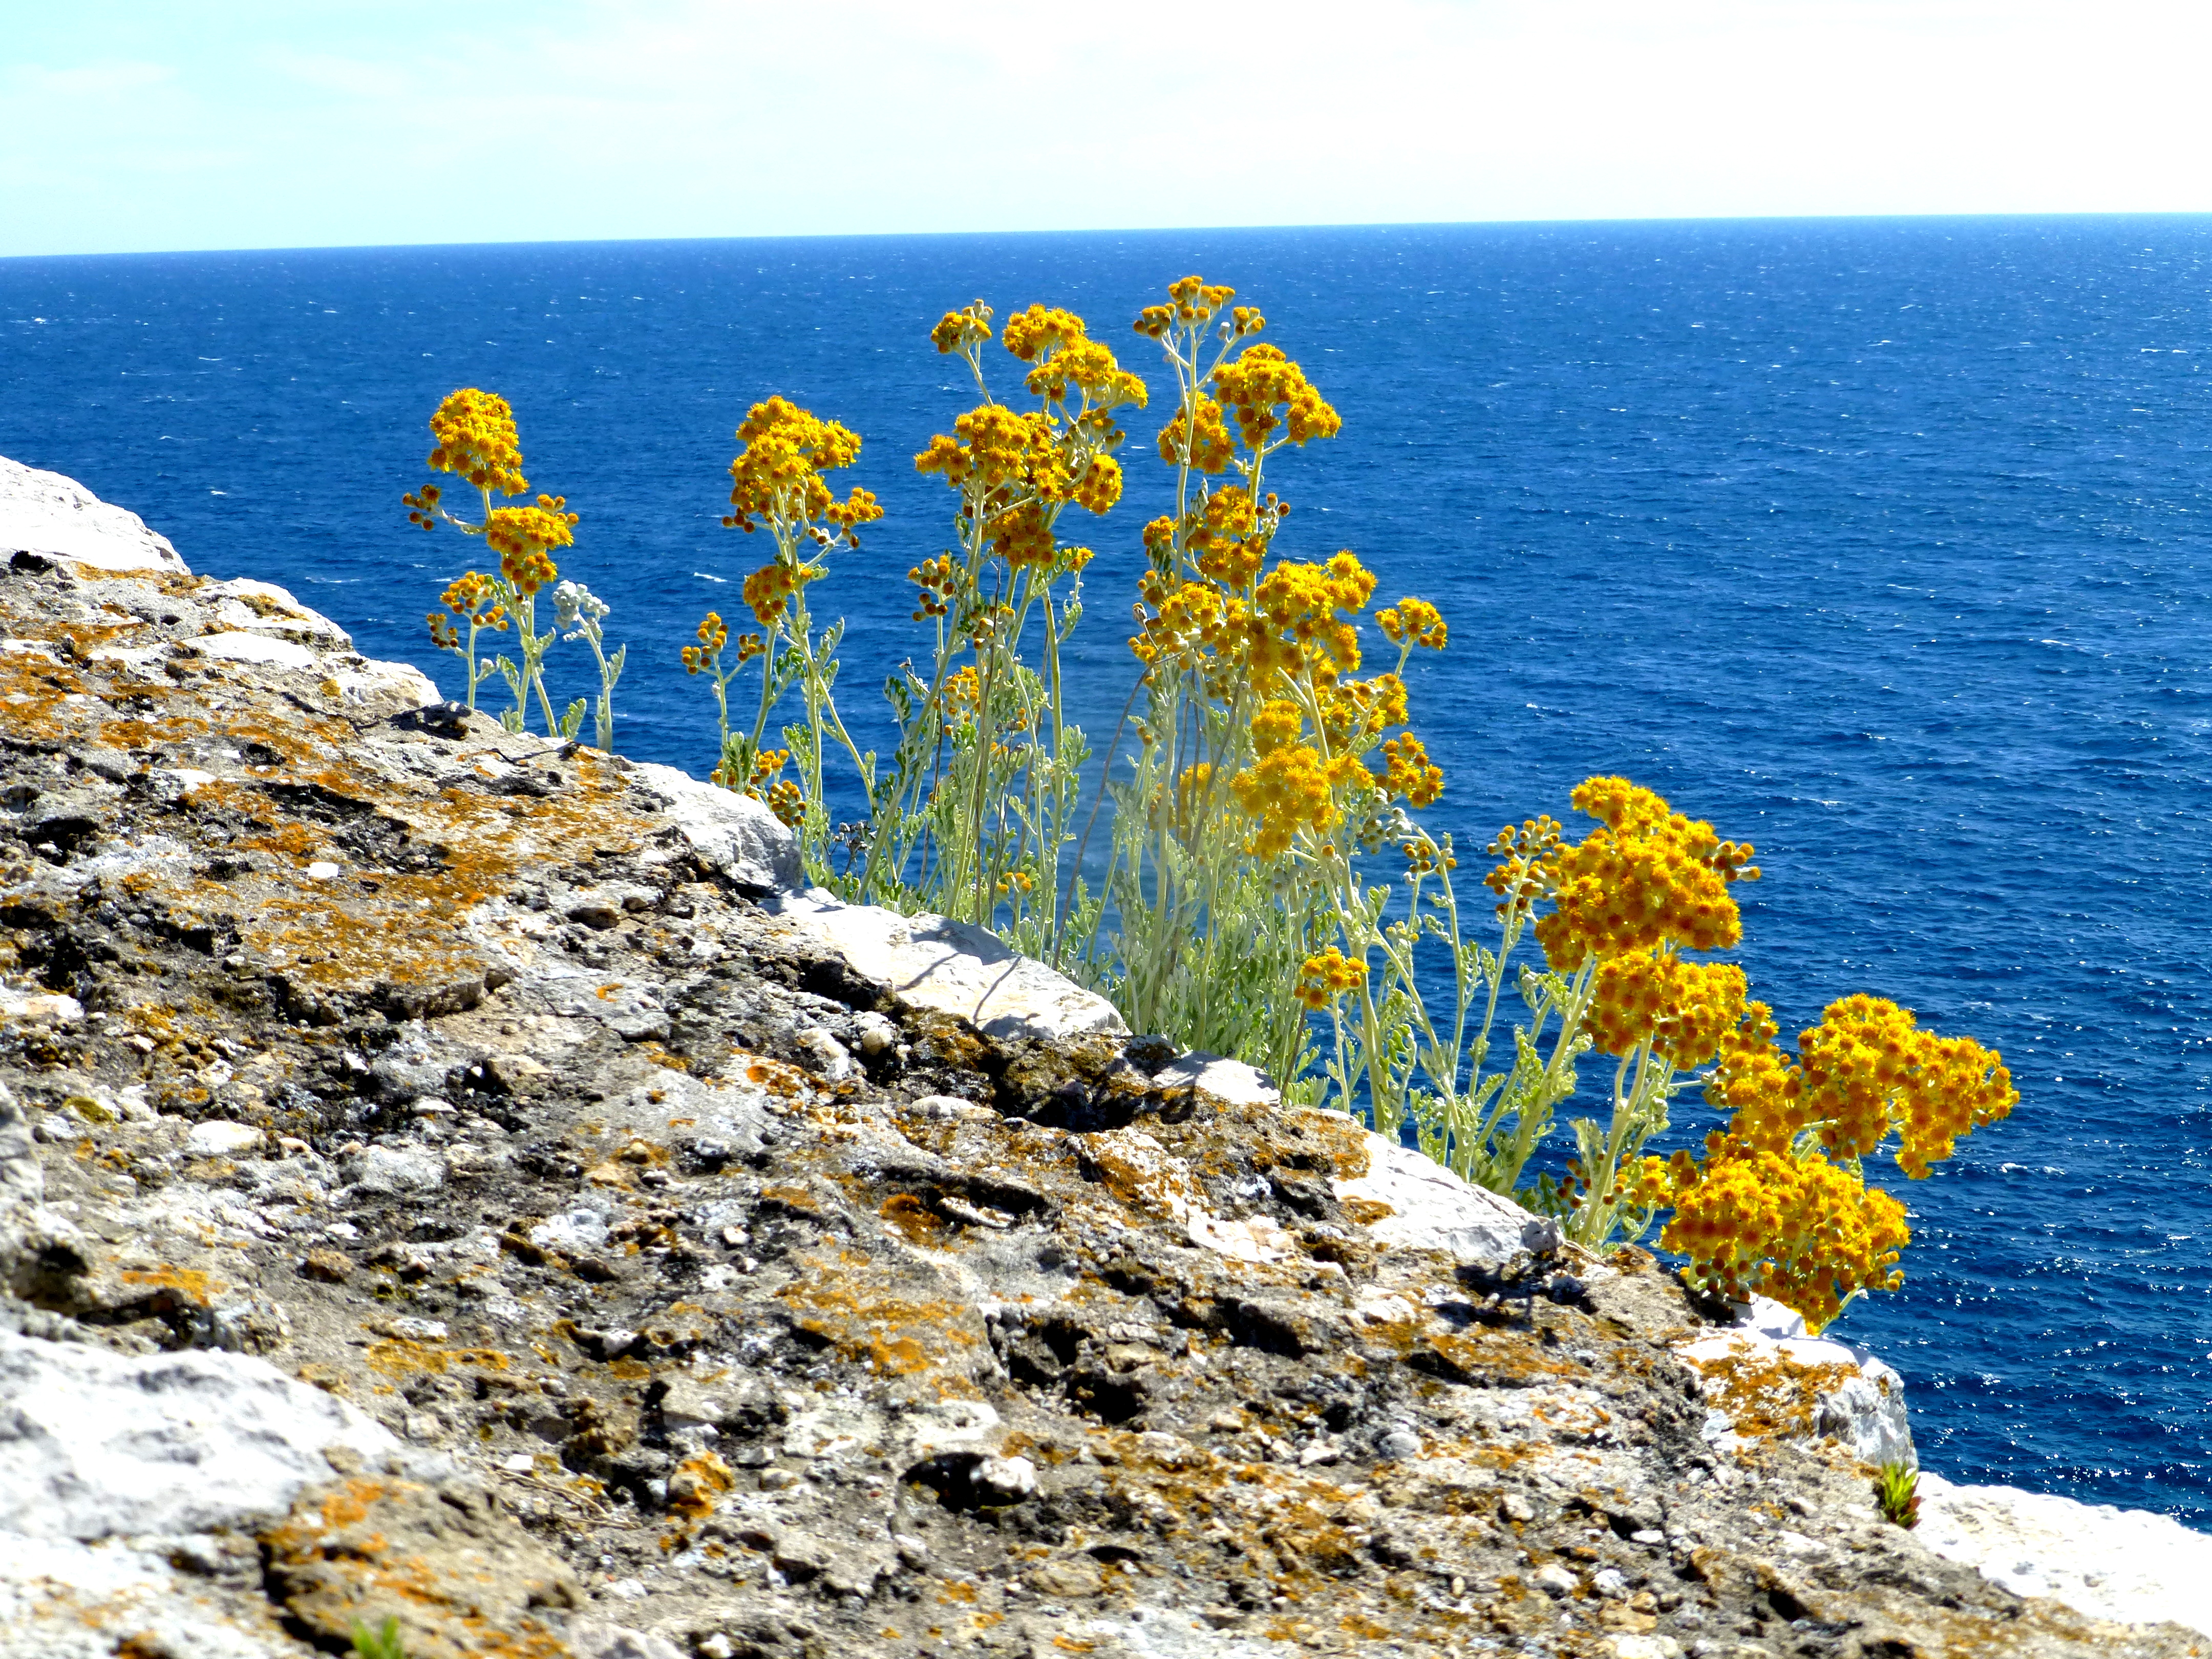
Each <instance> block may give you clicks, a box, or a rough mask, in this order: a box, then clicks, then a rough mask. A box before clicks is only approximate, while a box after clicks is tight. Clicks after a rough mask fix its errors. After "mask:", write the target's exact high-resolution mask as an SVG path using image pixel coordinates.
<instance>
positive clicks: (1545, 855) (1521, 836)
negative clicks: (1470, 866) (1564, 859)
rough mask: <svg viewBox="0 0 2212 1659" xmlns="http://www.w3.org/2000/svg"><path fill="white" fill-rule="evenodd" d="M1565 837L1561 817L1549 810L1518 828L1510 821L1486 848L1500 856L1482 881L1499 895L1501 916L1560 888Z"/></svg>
mask: <svg viewBox="0 0 2212 1659" xmlns="http://www.w3.org/2000/svg"><path fill="white" fill-rule="evenodd" d="M1563 839H1564V832H1563V831H1562V830H1561V829H1560V828H1559V820H1558V819H1556V818H1554V817H1552V816H1551V815H1550V814H1549V813H1546V814H1544V815H1543V816H1542V817H1534V818H1523V819H1522V820H1521V823H1520V827H1519V828H1517V829H1516V828H1515V827H1514V826H1513V825H1512V824H1510V823H1509V824H1507V825H1506V826H1505V827H1504V829H1500V830H1499V831H1498V834H1497V836H1496V837H1495V838H1494V839H1492V842H1491V843H1490V845H1489V846H1488V847H1487V848H1484V849H1483V850H1484V851H1486V852H1487V853H1488V854H1490V855H1491V856H1492V858H1494V859H1496V860H1498V865H1497V866H1496V867H1495V868H1493V869H1492V871H1491V872H1490V873H1489V874H1488V875H1486V876H1485V877H1484V878H1482V884H1483V885H1484V886H1486V887H1487V888H1489V889H1490V890H1491V891H1492V892H1493V893H1495V894H1497V895H1498V915H1499V916H1500V917H1501V918H1503V917H1504V915H1506V913H1507V912H1508V911H1509V910H1511V909H1513V908H1516V907H1519V908H1526V907H1528V906H1529V905H1531V904H1534V902H1536V901H1537V900H1539V899H1547V898H1549V897H1551V896H1552V895H1553V892H1554V891H1555V890H1557V889H1558V887H1559V847H1560V843H1561V842H1562V840H1563Z"/></svg>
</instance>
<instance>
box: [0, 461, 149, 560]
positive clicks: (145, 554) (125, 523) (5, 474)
mask: <svg viewBox="0 0 2212 1659" xmlns="http://www.w3.org/2000/svg"><path fill="white" fill-rule="evenodd" d="M16 553H31V554H35V555H37V556H40V557H41V558H46V559H54V560H59V561H66V562H69V563H70V564H76V565H83V566H86V567H88V568H91V569H94V570H110V571H123V570H152V571H158V572H161V573H162V574H167V575H176V576H184V575H189V574H191V572H190V571H189V570H188V569H187V568H186V567H185V562H184V559H183V558H182V557H181V556H179V554H178V552H177V550H176V549H175V548H173V547H172V546H170V545H169V539H168V538H167V537H166V536H161V535H156V534H155V532H153V531H151V530H149V529H148V528H147V527H146V521H145V520H143V519H142V518H140V517H139V516H138V515H137V513H133V512H131V511H129V510H128V509H127V508H125V507H115V506H112V505H111V504H110V503H108V502H106V501H101V500H100V497H99V496H97V495H94V494H93V493H92V492H91V491H90V490H89V489H86V488H85V487H84V486H83V485H82V484H81V483H78V482H77V481H76V479H74V478H66V477H63V476H62V475H61V474H60V473H58V472H41V471H38V470H37V469H36V468H34V467H28V466H25V465H23V464H22V463H21V462H20V461H11V460H9V459H7V457H5V456H4V455H0V558H6V557H9V556H13V555H15V554H16Z"/></svg>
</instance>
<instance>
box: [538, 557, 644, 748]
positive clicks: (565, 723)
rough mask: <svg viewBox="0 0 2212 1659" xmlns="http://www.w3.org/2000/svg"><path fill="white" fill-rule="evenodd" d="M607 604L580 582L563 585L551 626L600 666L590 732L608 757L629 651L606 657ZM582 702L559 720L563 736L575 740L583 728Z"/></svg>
mask: <svg viewBox="0 0 2212 1659" xmlns="http://www.w3.org/2000/svg"><path fill="white" fill-rule="evenodd" d="M607 609H608V607H607V602H606V601H605V599H600V598H599V597H598V596H597V595H596V594H594V593H593V592H592V590H591V589H590V588H588V587H586V586H584V585H583V583H581V582H562V584H561V585H560V586H558V587H556V588H555V589H554V590H553V625H554V627H555V628H556V629H559V630H560V634H561V637H562V639H564V640H569V641H574V640H581V641H584V643H585V644H586V645H588V646H590V647H592V661H593V662H595V663H597V664H598V665H599V696H598V698H597V699H596V700H595V701H594V702H592V731H593V735H594V736H595V737H596V738H598V740H599V742H598V747H599V748H600V749H602V750H606V751H608V752H610V753H611V752H612V751H613V749H614V746H615V684H616V683H617V681H619V680H620V679H621V678H622V671H623V664H624V663H626V662H628V661H629V647H628V646H627V645H623V646H617V647H615V653H614V654H613V655H612V656H609V655H608V654H607V651H606V634H605V629H604V628H603V627H602V624H603V623H605V621H606V619H607ZM583 717H584V700H583V699H582V698H581V697H579V698H578V699H577V700H576V701H575V702H573V703H571V704H570V705H569V706H568V712H567V713H566V714H563V715H562V719H561V730H562V734H563V735H564V736H568V737H574V736H575V734H576V732H577V729H578V728H579V727H580V726H581V725H582V723H583Z"/></svg>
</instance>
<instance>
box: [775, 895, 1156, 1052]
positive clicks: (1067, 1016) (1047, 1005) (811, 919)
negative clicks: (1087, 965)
mask: <svg viewBox="0 0 2212 1659" xmlns="http://www.w3.org/2000/svg"><path fill="white" fill-rule="evenodd" d="M768 908H769V910H770V912H771V914H773V915H780V916H783V917H785V918H787V920H789V921H792V922H793V924H794V925H795V926H796V927H798V928H799V929H800V930H802V931H804V932H805V933H808V934H810V935H811V936H812V937H813V938H815V939H818V940H819V941H820V942H821V943H822V944H823V945H826V946H827V947H828V948H829V949H830V950H832V951H836V953H837V955H839V956H840V957H842V958H843V959H844V960H845V962H846V963H848V964H849V965H850V966H851V968H852V969H853V971H854V973H856V974H858V975H860V977H861V978H862V979H864V980H867V981H872V983H874V984H877V985H879V986H881V987H883V988H884V991H885V992H886V993H887V994H889V995H890V997H892V998H893V999H894V1000H896V1001H897V1002H898V1003H899V1004H900V1005H901V1006H904V1007H908V1008H921V1009H929V1010H933V1011H934V1012H939V1013H945V1014H955V1015H957V1016H958V1017H959V1018H962V1019H964V1020H966V1021H967V1022H968V1023H969V1024H971V1025H973V1026H974V1027H975V1029H976V1030H979V1031H981V1032H982V1033H983V1034H984V1035H985V1036H989V1037H994V1038H996V1039H997V1040H999V1041H1000V1042H1052V1041H1055V1040H1066V1039H1067V1038H1070V1037H1079V1036H1091V1035H1093V1034H1094V1033H1099V1032H1121V1031H1126V1030H1127V1029H1128V1028H1127V1026H1126V1025H1124V1024H1122V1022H1121V1015H1120V1014H1118V1013H1116V1012H1115V1010H1114V1005H1113V1004H1112V1003H1110V1002H1109V1001H1107V1000H1106V999H1105V998H1103V997H1102V996H1098V995H1097V994H1094V993H1092V992H1090V991H1086V990H1085V989H1083V988H1082V987H1080V986H1079V985H1076V984H1075V983H1074V982H1073V981H1070V980H1067V979H1066V978H1063V977H1062V976H1061V975H1058V974H1055V973H1054V972H1053V971H1052V969H1049V968H1047V967H1046V966H1045V965H1044V964H1043V963H1039V962H1033V961H1031V960H1030V958H1029V957H1024V956H1022V955H1020V954H1018V953H1017V952H1016V951H1012V950H1009V949H1008V948H1007V947H1006V945H1003V944H1001V943H1000V941H999V940H998V939H997V938H995V937H994V935H992V934H990V933H985V932H984V931H983V930H982V929H981V928H980V927H970V926H969V925H968V924H967V923H966V922H962V921H946V920H945V918H944V917H943V916H935V915H914V916H902V915H899V914H898V913H897V912H896V911H894V910H885V909H882V908H878V907H877V906H874V905H868V904H843V903H840V902H838V901H837V900H836V899H835V898H833V897H831V896H829V894H828V893H826V892H823V891H822V890H820V889H818V888H817V889H813V890H809V891H807V892H805V893H789V894H783V895H780V896H778V897H777V898H776V899H775V901H773V902H771V903H770V905H769V907H768Z"/></svg>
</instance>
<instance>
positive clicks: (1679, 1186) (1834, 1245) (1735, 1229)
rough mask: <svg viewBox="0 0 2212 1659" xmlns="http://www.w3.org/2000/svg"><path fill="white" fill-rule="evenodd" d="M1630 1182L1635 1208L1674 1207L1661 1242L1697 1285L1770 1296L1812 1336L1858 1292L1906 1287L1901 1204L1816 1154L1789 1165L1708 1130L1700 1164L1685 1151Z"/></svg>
mask: <svg viewBox="0 0 2212 1659" xmlns="http://www.w3.org/2000/svg"><path fill="white" fill-rule="evenodd" d="M1637 1184H1638V1187H1639V1188H1640V1192H1639V1196H1640V1197H1641V1199H1642V1200H1643V1201H1644V1202H1656V1203H1662V1204H1671V1205H1672V1206H1674V1216H1673V1218H1671V1219H1670V1220H1669V1221H1668V1224H1667V1225H1666V1227H1665V1228H1664V1229H1663V1230H1662V1231H1661V1233H1660V1235H1659V1242H1660V1243H1661V1244H1662V1246H1664V1247H1665V1248H1666V1249H1670V1250H1676V1251H1680V1253H1681V1254H1682V1255H1686V1256H1688V1257H1689V1258H1690V1260H1691V1263H1692V1271H1693V1272H1694V1273H1696V1274H1697V1276H1698V1278H1699V1279H1700V1281H1701V1282H1703V1283H1704V1284H1705V1285H1708V1286H1709V1287H1711V1289H1713V1290H1715V1291H1718V1292H1719V1293H1720V1294H1722V1295H1723V1296H1726V1297H1730V1298H1732V1299H1734V1300H1736V1301H1743V1300H1746V1299H1747V1298H1748V1297H1750V1295H1751V1293H1752V1292H1753V1291H1759V1292H1760V1293H1761V1294H1763V1295H1766V1296H1771V1297H1773V1298H1774V1299H1775V1300H1776V1301H1778V1302H1780V1303H1782V1304H1784V1305H1785V1306H1788V1307H1790V1308H1792V1309H1795V1310H1796V1311H1797V1312H1798V1313H1799V1314H1801V1315H1802V1316H1804V1320H1805V1323H1806V1325H1807V1326H1808V1328H1811V1329H1812V1330H1814V1331H1819V1330H1820V1328H1822V1327H1824V1326H1826V1324H1828V1323H1829V1322H1831V1321H1832V1320H1833V1319H1834V1318H1835V1317H1836V1316H1837V1315H1838V1314H1839V1313H1841V1312H1842V1311H1843V1310H1844V1304H1845V1303H1846V1302H1848V1301H1849V1300H1850V1298H1851V1297H1853V1296H1854V1295H1856V1294H1857V1293H1858V1292H1859V1291H1871V1290H1881V1291H1893V1290H1895V1289H1896V1288H1897V1287H1898V1286H1899V1285H1901V1284H1903V1283H1904V1282H1905V1275H1904V1274H1903V1273H1900V1272H1899V1271H1898V1268H1897V1261H1898V1257H1899V1255H1900V1253H1901V1252H1902V1251H1903V1250H1904V1249H1905V1246H1906V1245H1907V1244H1908V1243H1911V1237H1912V1235H1911V1229H1910V1228H1908V1227H1907V1226H1906V1225H1905V1206H1903V1205H1902V1204H1899V1202H1898V1201H1897V1200H1895V1199H1893V1198H1892V1197H1891V1196H1890V1195H1889V1194H1887V1193H1885V1192H1883V1191H1882V1190H1881V1188H1869V1187H1868V1186H1867V1185H1866V1184H1865V1182H1863V1180H1861V1179H1860V1177H1859V1176H1858V1175H1857V1173H1856V1172H1854V1171H1853V1170H1848V1169H1839V1168H1838V1167H1837V1166H1836V1165H1834V1164H1831V1163H1829V1162H1828V1160H1827V1159H1826V1157H1824V1156H1823V1155H1822V1154H1820V1152H1811V1153H1808V1155H1807V1156H1805V1157H1802V1158H1796V1157H1793V1156H1791V1155H1790V1154H1789V1153H1787V1152H1773V1151H1767V1150H1761V1149H1759V1148H1757V1147H1754V1146H1751V1145H1750V1144H1749V1143H1748V1142H1746V1141H1742V1140H1740V1139H1735V1138H1734V1137H1731V1136H1727V1135H1723V1134H1721V1133H1718V1132H1717V1131H1716V1132H1715V1133H1712V1134H1711V1135H1709V1136H1707V1137H1706V1140H1705V1161H1704V1163H1703V1164H1699V1163H1698V1162H1696V1161H1695V1160H1693V1159H1692V1158H1691V1157H1690V1155H1689V1154H1688V1153H1687V1152H1677V1153H1675V1154H1674V1158H1673V1160H1672V1161H1671V1162H1669V1163H1662V1162H1661V1161H1660V1160H1659V1159H1658V1158H1647V1159H1645V1160H1644V1169H1643V1170H1642V1172H1641V1175H1640V1177H1639V1179H1638V1183H1637Z"/></svg>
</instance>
